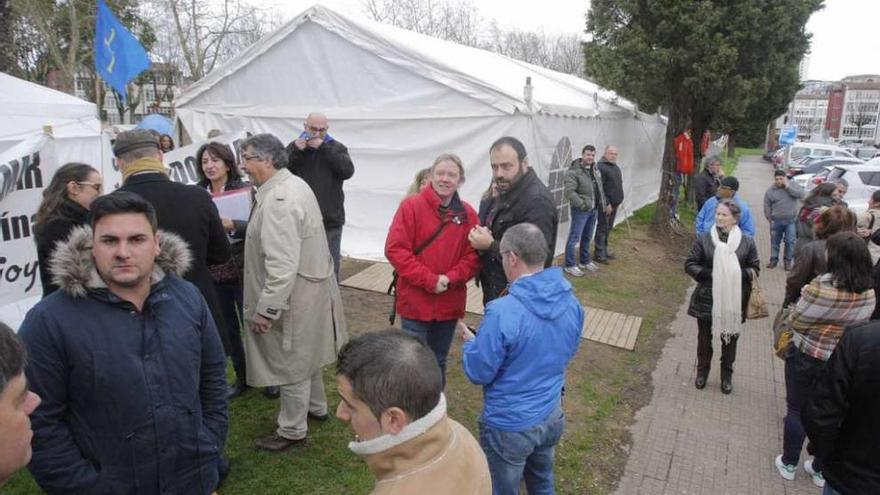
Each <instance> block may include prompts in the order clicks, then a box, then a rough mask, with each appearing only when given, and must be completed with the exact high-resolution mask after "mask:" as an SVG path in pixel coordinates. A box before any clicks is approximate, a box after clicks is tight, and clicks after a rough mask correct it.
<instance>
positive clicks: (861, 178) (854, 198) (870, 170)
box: [826, 158, 880, 214]
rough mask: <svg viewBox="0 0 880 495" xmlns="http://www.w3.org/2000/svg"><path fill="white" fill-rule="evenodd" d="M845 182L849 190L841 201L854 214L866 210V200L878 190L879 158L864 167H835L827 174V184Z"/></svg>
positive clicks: (879, 178) (879, 183)
mask: <svg viewBox="0 0 880 495" xmlns="http://www.w3.org/2000/svg"><path fill="white" fill-rule="evenodd" d="M840 178H843V179H844V180H846V182H847V184H848V185H849V188H848V189H847V191H846V196H844V197H843V200H844V201H846V202H847V204H848V205H849V208H850V209H851V210H852V211H853V212H855V213H856V214H858V213H861V212H863V211H865V210H867V209H868V199H869V198H870V197H871V195H872V194H874V191H878V190H880V158H875V159H873V160H871V161H869V162H868V163H866V164H864V165H837V166H835V167H833V168H832V169H831V171H830V172H828V178H827V179H826V180H827V181H829V182H834V181H835V180H837V179H840Z"/></svg>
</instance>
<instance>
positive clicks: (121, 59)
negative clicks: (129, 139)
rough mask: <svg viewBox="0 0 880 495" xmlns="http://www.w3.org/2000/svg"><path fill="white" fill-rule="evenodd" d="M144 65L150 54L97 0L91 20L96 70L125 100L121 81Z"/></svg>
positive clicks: (131, 76) (102, 3) (129, 78)
mask: <svg viewBox="0 0 880 495" xmlns="http://www.w3.org/2000/svg"><path fill="white" fill-rule="evenodd" d="M148 68H150V57H148V56H147V51H146V50H144V47H143V46H142V45H141V42H140V41H138V39H137V38H135V37H134V35H132V34H131V32H129V30H128V29H125V26H123V25H122V23H121V22H119V19H117V18H116V16H114V15H113V12H111V11H110V9H109V8H107V4H106V3H104V0H98V15H97V16H96V20H95V69H96V70H97V72H98V74H100V75H101V77H103V78H104V80H105V81H107V84H109V85H110V86H111V87H112V88H113V89H115V90H116V92H117V93H119V95H120V96H121V97H122V101H125V100H126V98H127V95H126V92H125V85H126V84H128V82H129V81H131V80H132V79H134V78H135V77H137V75H138V74H140V73H141V72H143V71H145V70H147V69H148Z"/></svg>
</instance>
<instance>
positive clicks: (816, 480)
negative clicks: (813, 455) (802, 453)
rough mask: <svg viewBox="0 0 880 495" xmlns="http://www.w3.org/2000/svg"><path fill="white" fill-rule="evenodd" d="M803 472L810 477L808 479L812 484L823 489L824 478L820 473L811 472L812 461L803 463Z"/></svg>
mask: <svg viewBox="0 0 880 495" xmlns="http://www.w3.org/2000/svg"><path fill="white" fill-rule="evenodd" d="M804 471H806V472H807V474H809V475H810V478H812V480H813V484H814V485H816V486H818V487H819V488H825V477H824V476H822V473H819V472H816V471H814V470H813V459H810V460H809V461H804Z"/></svg>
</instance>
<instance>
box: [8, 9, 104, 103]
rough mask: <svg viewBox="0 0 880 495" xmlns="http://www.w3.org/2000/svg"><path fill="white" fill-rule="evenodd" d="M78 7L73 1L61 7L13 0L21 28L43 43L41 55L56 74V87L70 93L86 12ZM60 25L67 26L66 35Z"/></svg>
mask: <svg viewBox="0 0 880 495" xmlns="http://www.w3.org/2000/svg"><path fill="white" fill-rule="evenodd" d="M80 7H82V5H81V3H80V2H76V1H71V2H67V3H66V4H65V5H63V6H56V5H55V2H34V1H28V0H13V1H12V9H11V10H12V13H13V15H15V16H16V17H19V18H20V19H21V20H22V21H23V23H22V28H23V29H25V28H29V29H32V30H33V31H35V32H36V33H37V34H38V35H39V37H40V38H41V39H42V40H43V43H42V44H41V45H42V46H41V48H42V49H43V50H44V56H45V57H46V58H47V59H48V61H49V63H50V64H51V66H52V67H54V68H55V69H56V70H57V71H58V74H59V77H58V78H57V80H56V86H57V87H58V88H59V89H61V90H63V91H65V92H68V93H72V92H73V85H74V80H75V78H76V73H77V71H79V70H80V66H81V64H82V58H83V57H82V45H81V43H80V42H79V40H80V39H81V32H80V29H81V28H82V27H83V17H85V16H86V12H85V11H83V10H81V9H80ZM92 18H93V19H94V13H92ZM24 22H26V24H24ZM62 24H63V25H66V28H67V29H66V31H67V32H66V33H65V32H64V30H61V29H59V25H62ZM65 34H66V36H65Z"/></svg>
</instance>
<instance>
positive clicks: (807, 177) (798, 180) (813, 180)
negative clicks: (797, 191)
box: [789, 167, 833, 192]
mask: <svg viewBox="0 0 880 495" xmlns="http://www.w3.org/2000/svg"><path fill="white" fill-rule="evenodd" d="M832 168H833V167H823V168H822V169H820V170H817V171H816V172H815V173H810V174H798V175H795V176H794V177H792V178H790V179H789V180H791V181H793V182H794V183H795V184H797V185H799V186H801V187H802V188H803V189H804V191H807V192H810V191H811V190H812V189H813V188H814V187H816V186H817V185H819V184H821V183H823V182H825V179H826V178H827V176H828V172H830V171H831V169H832Z"/></svg>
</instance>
